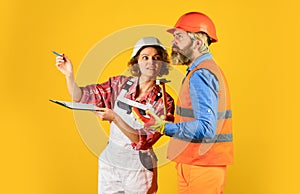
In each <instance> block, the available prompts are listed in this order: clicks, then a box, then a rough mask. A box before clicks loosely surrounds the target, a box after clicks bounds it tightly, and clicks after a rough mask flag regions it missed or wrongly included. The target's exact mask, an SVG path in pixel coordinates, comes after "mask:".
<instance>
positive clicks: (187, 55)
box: [171, 45, 193, 65]
mask: <svg viewBox="0 0 300 194" xmlns="http://www.w3.org/2000/svg"><path fill="white" fill-rule="evenodd" d="M190 47H191V45H188V46H186V47H185V48H183V49H179V48H178V47H177V46H173V48H172V53H171V60H172V64H174V65H189V64H190V63H191V62H192V60H191V56H192V54H193V53H192V52H193V51H192V50H191V49H190ZM174 49H175V50H174Z"/></svg>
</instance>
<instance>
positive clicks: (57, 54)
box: [52, 51, 62, 57]
mask: <svg viewBox="0 0 300 194" xmlns="http://www.w3.org/2000/svg"><path fill="white" fill-rule="evenodd" d="M52 53H53V54H55V55H56V56H60V57H62V55H61V54H59V53H57V52H55V51H52Z"/></svg>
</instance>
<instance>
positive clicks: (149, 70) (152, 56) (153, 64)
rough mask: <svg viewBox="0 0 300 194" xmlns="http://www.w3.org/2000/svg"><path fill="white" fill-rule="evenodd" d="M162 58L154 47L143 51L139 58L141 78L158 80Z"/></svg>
mask: <svg viewBox="0 0 300 194" xmlns="http://www.w3.org/2000/svg"><path fill="white" fill-rule="evenodd" d="M162 63H163V61H162V57H161V56H160V55H159V54H158V53H157V50H156V49H155V48H153V47H146V48H144V49H143V50H141V52H140V55H139V57H138V64H139V68H140V71H141V77H143V78H146V79H153V80H154V79H156V77H157V75H158V74H159V73H160V70H161V66H162Z"/></svg>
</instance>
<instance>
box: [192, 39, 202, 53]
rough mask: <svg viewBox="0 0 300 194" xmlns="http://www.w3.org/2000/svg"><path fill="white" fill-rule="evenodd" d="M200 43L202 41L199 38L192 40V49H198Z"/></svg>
mask: <svg viewBox="0 0 300 194" xmlns="http://www.w3.org/2000/svg"><path fill="white" fill-rule="evenodd" d="M202 43H203V42H202V40H200V39H196V40H194V49H196V50H198V49H199V48H200V47H201V45H202Z"/></svg>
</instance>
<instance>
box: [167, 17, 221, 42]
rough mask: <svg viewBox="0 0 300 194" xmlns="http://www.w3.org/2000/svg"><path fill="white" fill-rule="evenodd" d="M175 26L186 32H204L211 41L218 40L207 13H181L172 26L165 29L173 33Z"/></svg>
mask: <svg viewBox="0 0 300 194" xmlns="http://www.w3.org/2000/svg"><path fill="white" fill-rule="evenodd" d="M176 28H179V29H182V30H184V31H187V32H204V33H206V34H207V35H208V36H209V37H210V38H211V39H212V42H217V41H218V38H217V33H216V27H215V25H214V23H213V22H212V20H211V19H210V18H209V17H208V16H207V15H205V14H203V13H200V12H189V13H186V14H184V15H182V16H181V17H180V18H179V19H178V21H177V23H176V24H175V26H174V28H171V29H169V30H167V31H168V32H170V33H171V34H173V33H174V31H175V30H176Z"/></svg>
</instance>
